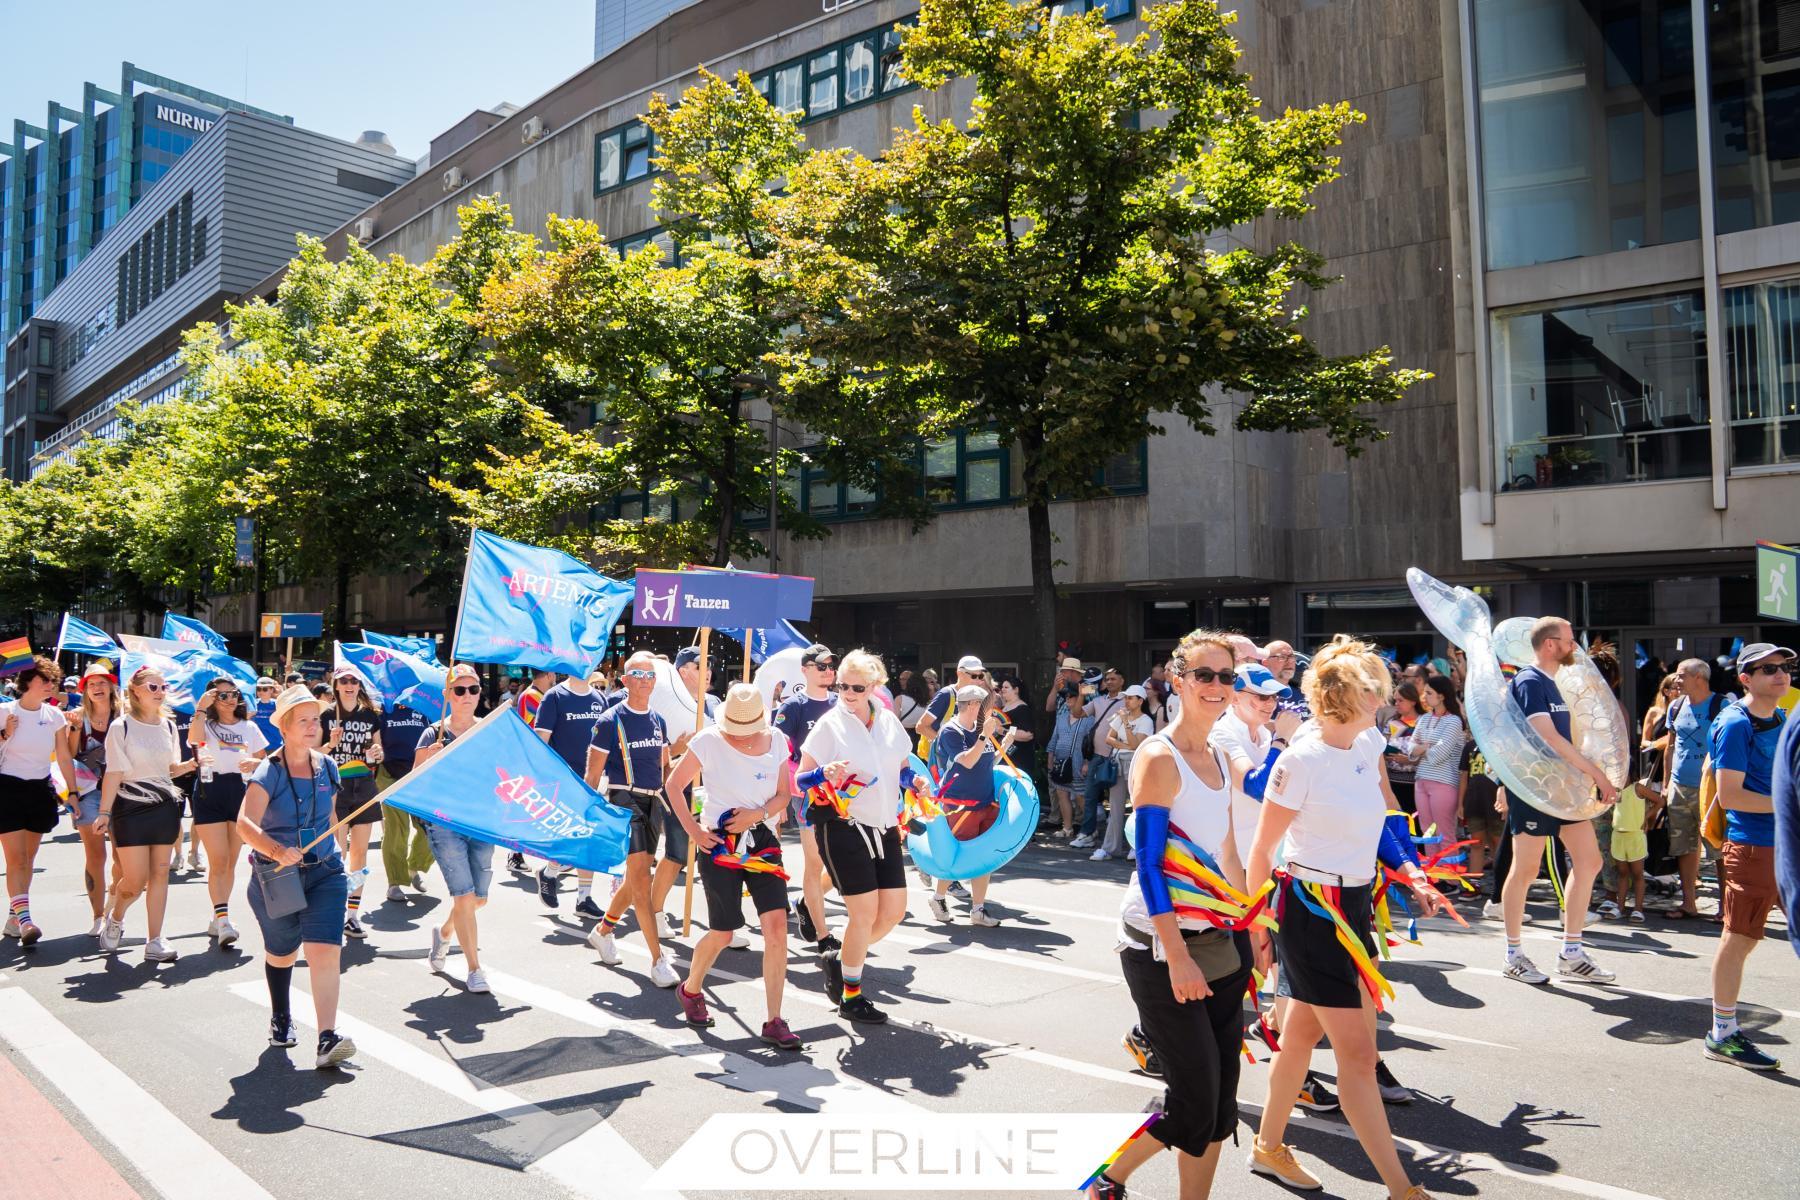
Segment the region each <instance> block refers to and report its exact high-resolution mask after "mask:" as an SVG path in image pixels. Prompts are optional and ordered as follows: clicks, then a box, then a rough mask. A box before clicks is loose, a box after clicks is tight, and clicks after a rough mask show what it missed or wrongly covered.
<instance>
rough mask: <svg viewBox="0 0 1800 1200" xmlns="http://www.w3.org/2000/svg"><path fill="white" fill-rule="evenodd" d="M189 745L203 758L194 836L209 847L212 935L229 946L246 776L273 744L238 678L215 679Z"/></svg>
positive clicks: (235, 937) (235, 935) (233, 935)
mask: <svg viewBox="0 0 1800 1200" xmlns="http://www.w3.org/2000/svg"><path fill="white" fill-rule="evenodd" d="M188 745H189V746H191V747H193V750H194V757H195V758H196V759H198V760H199V762H200V770H199V772H198V775H199V778H198V780H196V782H195V784H194V798H193V812H194V836H195V837H196V838H198V839H199V841H200V844H201V845H202V846H204V847H206V891H207V895H208V896H209V897H210V898H211V900H212V907H213V916H212V923H211V924H210V925H208V926H207V927H206V936H207V937H209V938H211V939H213V941H215V942H217V943H218V944H219V949H221V950H223V949H224V948H225V947H227V946H229V945H231V944H232V943H233V942H235V941H237V940H238V931H237V928H236V927H235V926H234V925H232V923H231V888H232V884H233V883H234V882H235V881H236V878H237V860H238V855H239V854H240V853H241V852H242V850H243V839H242V838H240V837H239V836H238V831H237V819H238V809H239V807H240V806H241V805H242V804H243V803H244V787H245V781H246V780H247V779H248V778H249V777H250V774H251V772H253V771H255V770H256V767H257V764H258V763H259V762H261V761H262V758H263V756H264V755H265V754H266V753H267V752H268V749H269V741H268V739H267V738H265V737H264V736H263V731H262V729H261V727H260V726H258V725H257V723H256V721H255V720H254V719H252V717H251V714H250V707H249V705H247V704H246V703H245V702H244V697H243V693H242V692H240V691H239V689H238V682H237V680H235V679H232V678H230V677H229V676H224V675H221V676H219V677H218V678H217V679H214V680H213V681H212V684H211V686H209V687H208V688H207V689H206V693H205V694H204V695H202V696H201V697H200V701H199V703H198V704H196V705H195V706H194V723H193V724H191V725H189V726H188Z"/></svg>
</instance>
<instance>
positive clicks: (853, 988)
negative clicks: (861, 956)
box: [844, 967, 862, 1002]
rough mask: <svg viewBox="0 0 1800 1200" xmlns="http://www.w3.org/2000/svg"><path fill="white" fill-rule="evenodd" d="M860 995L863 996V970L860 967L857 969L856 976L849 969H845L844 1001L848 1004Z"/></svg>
mask: <svg viewBox="0 0 1800 1200" xmlns="http://www.w3.org/2000/svg"><path fill="white" fill-rule="evenodd" d="M860 995H862V968H861V967H858V968H857V969H856V974H854V975H852V974H851V973H850V971H849V969H848V968H845V970H844V1000H845V1001H846V1002H848V1001H851V1000H854V999H856V998H857V997H858V996H860Z"/></svg>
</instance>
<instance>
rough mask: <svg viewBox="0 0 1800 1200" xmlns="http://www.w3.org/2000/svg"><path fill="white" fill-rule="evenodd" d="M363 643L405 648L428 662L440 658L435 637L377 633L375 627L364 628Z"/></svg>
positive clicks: (399, 648) (390, 648) (415, 656)
mask: <svg viewBox="0 0 1800 1200" xmlns="http://www.w3.org/2000/svg"><path fill="white" fill-rule="evenodd" d="M363 643H364V644H365V645H369V646H380V647H382V648H383V649H385V650H404V651H405V652H406V653H408V654H410V655H412V656H413V657H414V658H419V659H423V660H425V661H426V662H428V663H435V662H437V660H438V656H437V641H436V640H435V639H433V638H428V637H403V636H401V635H398V634H392V633H376V632H375V631H374V630H373V629H365V630H363ZM407 707H408V708H411V707H412V706H411V705H410V704H409V705H407Z"/></svg>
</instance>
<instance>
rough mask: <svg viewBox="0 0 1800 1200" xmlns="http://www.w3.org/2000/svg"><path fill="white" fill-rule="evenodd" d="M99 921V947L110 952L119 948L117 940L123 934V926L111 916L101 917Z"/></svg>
mask: <svg viewBox="0 0 1800 1200" xmlns="http://www.w3.org/2000/svg"><path fill="white" fill-rule="evenodd" d="M100 921H101V925H100V948H101V949H102V950H104V951H106V952H107V953H108V954H111V953H112V952H113V951H115V950H117V949H118V948H119V940H120V939H121V938H123V937H124V936H125V926H124V924H123V923H122V922H119V921H115V920H113V919H112V918H111V917H102V918H100Z"/></svg>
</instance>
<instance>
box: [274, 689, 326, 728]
mask: <svg viewBox="0 0 1800 1200" xmlns="http://www.w3.org/2000/svg"><path fill="white" fill-rule="evenodd" d="M302 708H311V709H312V710H313V714H314V715H315V716H316V715H318V714H319V713H320V712H322V711H324V708H325V706H324V705H323V704H321V703H320V702H319V698H318V697H317V696H314V695H313V694H312V693H311V692H309V691H307V690H306V686H305V685H304V684H298V683H297V684H295V685H294V686H293V687H291V688H289V689H288V690H287V691H285V692H283V693H281V695H279V696H277V697H275V712H274V715H273V716H272V717H271V718H270V719H271V720H273V721H274V722H275V728H277V729H283V728H286V726H287V721H288V718H289V717H290V716H292V715H293V714H294V713H295V712H297V711H299V710H300V709H302Z"/></svg>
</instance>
